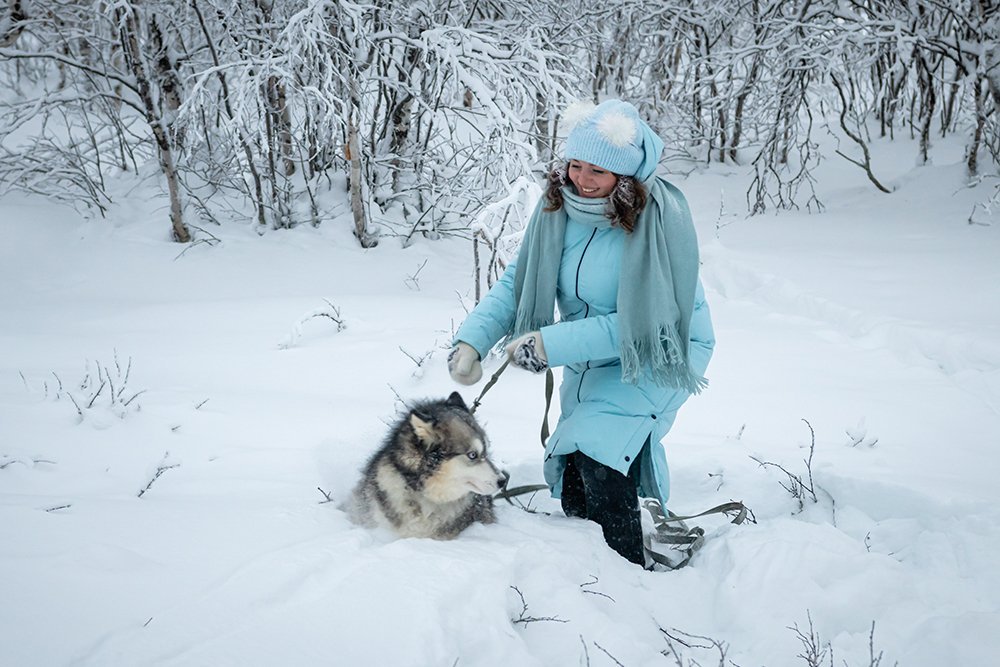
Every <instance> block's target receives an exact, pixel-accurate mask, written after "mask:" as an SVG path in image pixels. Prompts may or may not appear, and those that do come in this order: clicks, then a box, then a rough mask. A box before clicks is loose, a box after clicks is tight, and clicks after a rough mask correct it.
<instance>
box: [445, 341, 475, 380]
mask: <svg viewBox="0 0 1000 667" xmlns="http://www.w3.org/2000/svg"><path fill="white" fill-rule="evenodd" d="M448 372H449V373H450V374H451V379H452V380H454V381H455V382H457V383H459V384H465V385H470V384H476V383H477V382H479V380H480V378H482V377H483V365H482V363H480V361H479V353H478V352H476V348H474V347H472V346H471V345H469V344H468V343H463V342H462V341H459V342H458V343H457V344H456V345H455V347H453V348H451V352H449V353H448Z"/></svg>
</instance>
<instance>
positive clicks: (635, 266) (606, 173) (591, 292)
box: [448, 100, 715, 566]
mask: <svg viewBox="0 0 1000 667" xmlns="http://www.w3.org/2000/svg"><path fill="white" fill-rule="evenodd" d="M563 120H564V121H565V122H564V124H563V127H569V128H570V130H569V136H568V137H567V138H566V147H565V150H564V152H563V158H564V161H563V162H562V163H561V164H560V165H558V166H557V167H556V168H555V169H553V170H552V172H551V173H550V174H549V184H548V189H547V191H546V193H545V200H544V201H543V202H540V203H539V205H538V207H537V208H536V210H535V212H534V214H533V215H532V218H531V221H530V222H529V223H528V228H527V230H526V232H525V236H524V241H523V242H522V245H521V249H520V251H519V253H518V256H517V260H516V261H515V262H512V263H511V264H510V265H509V266H508V268H507V271H506V272H505V273H504V275H503V276H502V277H501V278H500V280H499V281H498V282H497V283H496V284H495V285H494V286H493V289H491V290H490V293H489V294H487V295H486V298H485V299H483V300H482V301H481V302H480V303H479V305H478V306H476V308H475V310H473V311H472V313H470V314H469V317H468V318H466V320H465V322H464V323H463V324H462V327H461V328H460V329H459V331H458V334H457V335H456V336H455V347H454V349H453V351H452V353H451V355H450V356H449V359H448V364H449V370H450V371H451V375H452V378H454V379H455V381H456V382H460V383H462V384H475V383H476V382H478V381H479V380H480V379H481V378H482V365H481V359H482V358H483V356H484V355H485V354H486V353H487V352H488V351H489V349H490V348H491V347H493V345H495V344H496V343H497V341H499V340H501V339H506V340H507V342H508V343H509V344H508V346H507V354H508V356H509V357H510V361H511V364H512V365H514V366H517V367H519V368H522V369H524V370H528V371H531V372H534V373H539V372H541V371H545V370H547V369H549V367H550V366H562V386H561V388H560V393H559V400H560V407H561V410H560V412H561V415H560V418H559V424H558V426H557V427H556V429H555V431H554V432H553V433H552V437H551V438H549V439H548V441H547V443H546V449H545V459H544V472H545V479H546V481H547V482H548V484H549V487H550V488H551V490H552V495H553V497H555V498H559V499H560V500H561V501H562V508H563V512H564V513H565V514H566V516H568V517H580V518H584V519H589V520H591V521H594V522H596V523H598V524H600V526H601V528H602V529H603V531H604V538H605V540H606V541H607V543H608V545H609V546H610V547H611V548H612V549H614V550H615V551H616V552H618V553H619V554H620V555H621V556H623V557H624V558H626V559H628V560H630V561H632V562H633V563H636V564H637V565H643V566H645V565H647V557H646V553H645V551H644V548H643V535H642V525H641V515H640V510H639V502H638V497H640V496H643V497H651V498H657V499H658V500H659V501H660V503H661V506H663V507H666V502H667V495H668V493H669V479H668V472H667V461H666V455H665V452H664V449H663V445H661V444H660V440H661V439H662V438H663V437H664V436H665V435H666V434H667V432H668V431H669V430H670V427H671V425H672V424H673V422H674V417H675V416H676V414H677V410H678V409H680V407H681V405H682V404H683V403H684V401H685V400H686V399H687V398H688V396H689V395H690V394H692V393H697V392H698V391H700V390H701V388H702V387H703V386H704V384H705V380H704V378H703V374H704V372H705V368H706V367H707V365H708V360H709V357H711V355H712V349H713V347H714V345H715V337H714V334H713V333H712V322H711V318H710V317H709V311H708V306H707V305H706V304H705V299H704V294H703V292H702V289H701V285H700V284H699V282H698V245H697V239H696V238H695V233H694V226H693V225H692V223H691V214H690V212H689V211H688V207H687V203H686V202H685V200H684V196H683V195H682V194H681V193H680V191H679V190H678V189H677V188H676V187H674V186H673V185H671V184H670V183H668V182H667V181H665V180H663V179H662V178H659V177H658V176H657V175H656V168H657V166H658V163H659V158H660V153H661V152H662V150H663V141H662V140H661V139H660V138H659V137H658V136H656V134H655V133H654V132H653V131H652V129H651V128H650V127H649V126H648V125H647V124H646V123H645V122H644V121H643V120H642V119H641V118H640V116H639V113H638V111H637V110H636V108H635V107H634V106H632V105H631V104H629V103H627V102H623V101H621V100H608V101H606V102H604V103H602V104H601V105H600V106H594V105H593V104H589V105H574V106H573V107H571V108H570V109H567V110H566V113H565V114H564V115H563ZM556 307H557V308H558V309H559V313H560V318H559V321H558V322H556V321H555V317H554V314H555V313H554V309H555V308H556Z"/></svg>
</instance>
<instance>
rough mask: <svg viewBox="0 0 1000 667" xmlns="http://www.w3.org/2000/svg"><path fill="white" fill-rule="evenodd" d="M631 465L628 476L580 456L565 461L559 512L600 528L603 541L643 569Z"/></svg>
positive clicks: (633, 465) (637, 507)
mask: <svg viewBox="0 0 1000 667" xmlns="http://www.w3.org/2000/svg"><path fill="white" fill-rule="evenodd" d="M637 474H638V467H637V465H636V464H635V463H633V464H632V468H631V469H630V470H629V474H628V475H623V474H621V473H620V472H618V471H617V470H615V469H614V468H610V467H608V466H606V465H604V464H603V463H598V462H597V461H595V460H594V459H592V458H590V457H589V456H586V455H584V454H582V453H581V452H573V453H572V454H570V455H569V456H567V457H566V470H565V471H563V481H562V508H563V512H564V513H565V514H566V516H574V517H580V518H582V519H590V520H591V521H594V522H595V523H597V524H599V525H600V526H601V529H602V530H603V531H604V541H605V542H607V543H608V546H609V547H611V548H612V549H614V550H615V551H617V552H618V553H619V554H620V555H621V556H622V557H623V558H626V559H627V560H630V561H632V562H633V563H636V564H637V565H641V566H645V564H646V556H645V552H644V551H643V548H642V520H641V518H640V516H639V495H638V492H637V491H636V486H637V485H636V475H637Z"/></svg>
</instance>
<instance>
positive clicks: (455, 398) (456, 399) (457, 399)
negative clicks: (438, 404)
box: [445, 391, 469, 411]
mask: <svg viewBox="0 0 1000 667" xmlns="http://www.w3.org/2000/svg"><path fill="white" fill-rule="evenodd" d="M445 404H446V405H452V406H454V407H456V408H462V409H463V410H466V411H468V409H469V406H467V405H466V404H465V401H464V400H462V395H461V394H460V393H458V392H457V391H453V392H451V396H449V397H448V400H447V401H445Z"/></svg>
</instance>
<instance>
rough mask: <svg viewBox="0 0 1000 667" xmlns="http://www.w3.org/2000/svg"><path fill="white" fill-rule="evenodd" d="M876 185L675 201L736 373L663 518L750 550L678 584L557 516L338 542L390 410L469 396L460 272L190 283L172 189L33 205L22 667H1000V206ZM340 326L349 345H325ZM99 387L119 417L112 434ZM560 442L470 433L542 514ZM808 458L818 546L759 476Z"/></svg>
mask: <svg viewBox="0 0 1000 667" xmlns="http://www.w3.org/2000/svg"><path fill="white" fill-rule="evenodd" d="M876 154H877V155H880V156H882V158H881V159H882V162H881V163H877V164H876V168H877V169H879V170H880V176H882V177H883V178H886V179H888V180H890V181H891V182H893V184H894V185H895V186H896V187H897V190H896V192H894V193H893V194H892V195H882V194H880V193H878V192H875V191H874V190H873V189H872V188H870V186H868V185H867V184H866V182H865V180H864V178H863V175H862V174H861V173H860V171H859V170H857V169H855V168H854V167H851V166H850V165H848V164H846V163H841V162H828V163H825V164H824V165H823V168H822V170H821V171H820V180H819V184H818V186H817V187H818V190H819V193H820V195H821V198H822V199H823V201H824V203H825V204H826V209H825V211H824V212H823V213H822V214H819V215H811V214H807V213H805V212H788V213H781V214H779V215H770V214H769V215H764V216H758V217H754V218H749V219H747V218H745V217H744V216H743V214H742V213H741V211H742V210H743V204H742V200H743V196H744V195H743V193H744V191H745V186H746V182H747V180H746V178H745V176H743V175H741V174H740V173H739V172H738V171H737V170H735V169H725V168H719V167H716V168H714V169H713V170H711V171H707V172H695V173H693V174H692V175H691V176H689V177H688V178H687V179H678V181H677V182H678V184H679V185H680V186H681V188H682V189H683V190H684V191H685V193H686V194H687V195H688V197H689V200H690V202H691V206H692V210H693V212H694V215H695V219H696V223H697V225H698V227H699V235H700V241H701V245H702V252H703V267H702V277H703V281H704V283H705V286H706V291H707V295H708V298H709V303H710V305H711V308H712V311H713V316H714V321H715V326H716V333H717V337H718V341H719V342H718V347H717V351H716V356H715V358H714V360H713V362H712V365H711V367H710V368H709V373H708V375H709V378H710V381H711V386H710V388H709V389H708V390H707V391H706V392H705V393H704V394H703V395H702V396H699V397H697V398H694V399H692V400H691V401H689V403H688V404H687V405H686V406H685V407H684V408H683V409H682V410H681V413H680V415H679V417H678V420H677V423H676V425H675V427H674V429H673V431H672V432H671V433H670V435H668V437H667V439H666V441H665V442H666V444H667V447H668V456H669V459H670V464H671V469H672V479H673V484H672V487H673V497H672V499H671V504H672V509H674V511H677V512H681V513H688V512H694V511H699V510H702V509H706V508H708V507H710V506H713V505H715V504H718V503H720V502H724V501H727V500H730V499H740V500H743V501H744V502H745V503H746V504H747V505H748V506H749V507H750V508H751V509H752V510H753V512H754V514H755V516H756V519H757V523H756V524H749V525H743V526H734V525H731V524H728V523H727V522H726V521H725V519H723V518H719V517H710V518H706V519H704V520H701V521H699V522H698V523H699V525H702V526H703V527H704V528H705V529H706V530H707V534H708V540H707V544H706V546H705V548H704V549H703V550H702V551H701V552H700V553H699V554H698V556H697V557H696V558H695V560H694V561H693V563H692V564H691V565H690V566H689V567H687V568H685V569H683V570H680V571H677V572H672V573H649V572H644V571H642V570H640V569H639V568H636V567H635V566H632V565H630V564H629V563H627V562H625V561H624V560H622V559H620V558H619V557H617V556H616V555H615V554H614V553H612V552H611V551H609V550H608V549H607V548H606V547H605V545H604V543H603V540H602V539H601V536H600V531H599V529H598V528H597V527H596V526H594V525H592V524H589V523H586V522H581V521H577V520H568V519H565V518H564V517H562V515H561V513H560V512H559V510H558V503H556V502H553V501H551V500H550V499H548V498H542V497H536V498H535V499H534V500H533V502H532V507H533V508H537V509H540V510H543V511H548V512H551V515H545V514H542V513H527V512H524V511H521V510H520V509H517V508H514V507H510V506H506V505H502V506H500V507H499V510H498V512H499V519H500V520H499V523H498V524H495V525H491V526H480V525H477V526H474V527H473V528H471V529H469V530H468V531H467V532H465V533H463V534H462V535H461V536H460V537H459V538H458V539H456V540H454V541H451V542H436V541H431V540H418V539H403V540H401V539H393V538H392V536H390V535H386V534H382V533H373V532H369V531H366V530H363V529H360V528H357V527H355V526H352V525H350V524H349V523H348V522H347V520H346V518H345V516H344V515H343V513H342V512H341V511H339V510H338V509H337V502H336V501H339V500H340V499H342V498H344V497H345V496H346V494H347V493H348V492H349V490H350V488H351V486H352V485H353V483H354V481H355V479H356V476H357V471H358V468H359V467H360V465H361V464H362V463H363V461H364V460H365V458H366V457H367V455H368V454H370V453H371V451H373V449H374V448H375V446H376V445H377V443H378V442H379V441H380V440H381V438H382V437H383V435H384V432H385V430H386V424H387V422H388V421H390V420H391V419H392V417H393V414H394V412H395V409H396V407H397V394H398V396H399V397H402V398H403V399H412V398H423V397H432V396H442V395H446V394H447V393H448V392H450V391H451V390H452V389H454V388H455V386H454V385H453V384H452V383H451V381H450V379H449V378H448V376H447V372H446V369H445V357H446V351H447V343H448V341H449V340H450V336H451V332H452V331H453V330H454V328H455V327H456V326H457V325H458V323H459V322H460V321H461V318H462V317H463V315H464V307H466V306H467V305H468V303H469V298H470V295H471V293H472V292H471V288H472V282H471V278H470V274H471V266H472V253H471V248H470V245H469V243H468V242H466V241H462V240H458V239H451V240H444V241H428V240H418V242H417V243H415V244H414V245H412V246H411V247H409V248H406V249H403V248H401V247H400V244H399V243H398V240H395V239H392V238H386V239H384V240H383V242H382V243H381V245H380V246H379V247H377V248H375V249H372V250H367V251H365V250H361V249H360V248H358V247H357V244H356V243H355V242H354V241H353V239H352V238H351V236H350V234H349V228H350V224H349V221H348V219H347V218H346V217H339V218H337V219H333V220H328V221H326V222H325V223H324V224H323V225H322V226H321V227H320V228H318V229H311V228H307V227H303V228H299V229H296V230H294V231H291V232H270V233H268V234H266V235H265V236H264V237H263V238H259V237H258V236H257V235H256V234H255V233H254V232H253V231H252V230H250V229H248V228H247V227H243V226H238V225H229V226H227V227H224V228H221V229H213V230H212V232H213V234H216V235H217V236H218V237H219V238H221V239H222V240H223V242H222V243H221V245H218V246H216V247H209V246H207V245H200V246H195V247H192V248H190V249H189V250H188V251H186V252H184V253H183V254H182V255H181V254H180V253H181V251H182V250H183V248H182V247H180V246H178V245H176V244H172V243H170V242H168V241H167V239H166V232H167V228H168V225H167V222H166V219H165V217H166V216H165V213H164V212H163V209H162V203H161V202H160V201H157V200H153V199H150V198H148V197H146V196H145V195H148V194H149V192H150V191H151V190H150V189H149V188H150V187H151V186H147V187H146V189H145V190H140V191H139V192H144V193H145V195H144V196H143V197H139V196H135V197H133V198H132V199H128V200H125V201H123V202H121V203H119V204H118V205H117V206H116V207H115V208H114V209H113V211H112V217H111V219H110V220H107V221H105V220H84V219H83V218H82V217H81V216H80V215H78V214H77V213H75V212H73V211H69V210H67V209H64V208H58V207H55V206H52V205H50V204H47V203H45V202H43V201H39V200H35V199H25V198H20V197H17V196H13V195H8V196H7V197H6V198H4V199H2V200H0V225H2V233H3V239H4V242H3V244H2V246H0V285H2V287H0V313H2V315H0V350H3V354H2V355H0V525H2V526H3V529H4V539H3V540H2V542H0V591H2V599H3V603H2V604H0V664H2V665H11V666H21V665H68V664H82V665H149V664H156V665H229V664H232V665H314V664H315V665H320V664H323V665H331V664H332V665H374V664H380V665H389V664H391V665H448V666H450V665H456V664H457V665H465V666H467V665H501V664H503V665H546V666H547V665H583V664H590V665H610V664H615V662H616V661H617V662H618V663H620V664H623V665H627V666H629V667H632V666H636V665H675V664H678V662H679V661H680V660H683V661H684V662H683V664H684V665H687V664H689V663H688V661H692V660H697V661H698V662H699V663H700V664H703V665H704V664H720V663H719V660H720V650H719V649H717V648H713V647H711V642H709V641H708V640H706V639H692V637H691V636H690V635H698V636H701V637H706V638H711V639H714V640H716V641H717V642H720V643H721V644H722V645H723V646H724V648H723V650H724V651H725V652H726V660H727V662H726V664H730V662H728V661H731V663H732V664H736V665H741V666H742V667H750V666H756V665H769V666H772V667H774V666H780V665H801V664H805V661H804V660H803V659H802V658H801V657H798V656H799V654H801V653H803V652H804V651H805V647H804V646H803V644H802V642H801V641H800V639H799V637H798V636H797V633H796V631H795V628H798V630H799V632H801V633H803V634H805V635H808V634H809V633H810V625H809V624H810V622H811V623H812V628H813V631H814V632H815V633H816V635H818V637H819V641H820V643H821V644H823V645H825V644H826V643H827V642H830V643H832V650H833V652H834V657H835V661H834V662H835V664H837V665H841V664H843V663H844V662H846V663H848V664H849V665H852V666H857V665H869V664H870V662H871V659H870V656H869V651H870V647H869V640H870V635H871V631H872V624H873V622H874V652H875V654H876V655H877V654H878V653H879V652H884V657H883V661H882V663H881V664H882V665H891V664H893V663H894V662H897V661H898V663H899V664H900V665H906V666H908V667H915V666H927V667H931V666H934V667H940V666H941V665H964V666H985V665H990V664H994V660H995V656H997V655H1000V636H998V635H997V633H996V628H997V627H1000V574H998V571H997V568H996V566H995V559H996V556H995V554H996V552H997V551H998V549H1000V510H998V508H997V506H996V505H995V504H994V502H993V501H995V499H996V491H995V488H996V487H995V486H994V484H995V479H996V475H997V472H998V465H997V461H998V459H1000V455H998V454H997V450H996V448H997V445H998V444H1000V437H998V436H1000V371H998V369H1000V307H998V306H1000V263H998V262H997V258H998V257H1000V219H997V218H996V217H994V218H993V219H990V218H989V216H986V215H980V216H979V219H980V220H981V221H982V222H984V223H985V224H975V225H970V224H968V222H967V218H968V215H969V212H970V211H971V209H972V206H973V204H974V203H975V202H977V201H982V200H983V199H985V198H986V197H988V196H989V193H990V190H991V188H992V185H991V184H988V183H987V184H984V185H982V186H980V187H979V188H976V189H968V188H965V187H964V184H963V177H962V170H961V154H960V147H958V146H952V147H949V146H947V145H945V146H942V147H941V148H939V149H938V152H937V153H936V154H935V155H936V160H937V163H938V165H940V166H925V167H919V168H913V167H912V155H913V152H912V147H907V146H905V145H897V146H883V147H881V148H880V150H879V151H878V152H877V153H876ZM154 185H155V184H154ZM720 204H722V206H721V213H720ZM248 225H249V223H248ZM425 260H426V262H427V263H426V265H425V266H424V267H423V268H422V269H419V267H421V265H422V264H423V262H424V261H425ZM418 269H419V272H418ZM414 276H415V277H414ZM324 299H327V300H329V302H330V303H332V304H333V305H335V306H336V307H337V308H339V312H340V315H341V316H342V318H343V320H344V322H345V324H346V328H345V329H344V330H343V331H340V332H338V331H337V330H336V327H335V326H334V325H333V322H332V321H331V320H329V319H326V318H312V319H308V320H305V321H303V318H304V317H305V316H307V315H308V314H310V313H314V312H316V311H317V309H324V308H326V307H327V306H326V303H325V302H324ZM428 353H431V354H430V356H429V357H428V358H427V359H426V360H425V361H424V362H423V364H422V366H421V367H419V368H418V367H417V365H416V364H415V363H414V361H413V360H411V358H410V357H411V356H412V357H415V358H417V359H419V358H420V357H422V356H423V355H426V354H428ZM116 355H117V360H118V365H119V367H120V370H119V368H116V366H115V358H116ZM129 360H131V370H130V371H129V375H128V379H127V381H125V380H124V371H125V368H126V367H127V365H128V362H129ZM98 365H100V366H101V367H102V371H101V372H102V375H103V373H104V369H107V370H108V371H110V373H111V375H112V379H113V380H114V382H115V385H116V387H115V390H116V392H117V394H120V396H121V398H120V399H118V400H117V401H116V403H115V404H114V405H111V404H110V403H109V400H108V397H109V396H110V395H111V390H110V389H104V390H102V393H101V394H100V395H98V397H97V399H96V400H95V401H94V404H93V407H91V408H89V409H88V408H87V407H86V401H87V400H89V397H90V396H92V395H93V392H94V390H95V389H96V387H95V386H93V385H91V388H90V389H88V390H81V389H79V385H80V383H81V382H82V381H83V380H84V379H85V378H86V377H88V373H89V376H90V379H91V380H93V377H94V376H95V375H96V373H97V370H96V369H97V366H98ZM497 365H498V361H497V360H496V359H490V360H489V361H488V363H487V374H489V373H490V372H491V371H492V370H494V369H495V368H496V366H497ZM60 382H61V383H62V389H61V390H60V389H59V384H60ZM481 388H482V383H480V385H478V386H476V387H473V388H461V391H462V393H463V395H464V396H465V397H466V399H467V400H468V401H471V400H472V399H473V398H474V397H475V396H476V395H478V393H479V391H480V390H481ZM142 390H144V393H141V394H139V395H138V396H137V397H136V398H135V399H134V400H133V401H132V403H130V404H129V405H128V406H127V407H124V406H123V405H122V403H124V401H125V400H127V399H128V398H130V397H131V396H132V395H134V394H135V393H136V392H139V391H142ZM68 391H72V392H73V393H74V395H75V396H76V398H77V402H78V403H82V405H81V411H82V412H83V418H82V419H81V418H80V417H79V416H78V413H77V409H76V407H75V406H74V404H73V403H72V402H71V400H69V397H68V396H67V392H68ZM117 394H116V395H117ZM541 412H542V380H541V378H539V377H535V376H530V375H528V374H525V373H518V372H515V371H513V370H512V371H511V372H508V373H506V374H505V375H504V376H503V378H502V380H501V381H500V383H499V384H498V385H497V386H496V388H494V389H493V390H492V391H491V392H490V393H489V394H488V395H487V397H486V398H485V399H484V402H483V406H482V408H481V409H480V411H479V413H478V416H480V418H481V419H482V420H483V422H484V424H485V426H486V429H487V432H488V433H489V434H490V437H491V439H492V443H493V451H494V455H495V457H496V458H497V459H498V460H499V462H500V463H501V464H502V465H504V466H505V467H506V468H507V469H508V470H509V472H510V473H511V475H512V482H513V483H517V484H521V483H533V482H538V481H540V479H541V461H540V456H539V454H540V446H539V443H538V442H537V431H538V425H539V420H540V418H541ZM804 420H805V421H804ZM806 422H808V423H806ZM810 427H811V428H812V430H813V431H814V432H815V451H814V456H813V463H812V473H813V479H814V483H815V485H816V489H817V497H818V500H819V502H817V503H814V502H812V500H811V499H808V500H807V501H806V503H805V508H804V510H802V511H799V506H798V503H797V501H796V500H795V499H793V498H792V497H791V496H790V495H789V494H788V493H787V492H786V491H785V490H784V489H782V487H781V485H780V483H781V482H783V481H786V480H785V477H784V475H782V473H781V472H780V471H779V470H777V469H775V468H774V467H763V468H762V467H761V466H759V465H758V463H756V462H755V461H754V459H753V458H751V457H756V458H758V459H760V460H763V461H767V462H771V463H775V464H780V465H782V466H784V467H785V468H786V469H787V470H789V471H791V472H793V473H795V474H804V473H805V472H806V467H805V463H804V458H805V457H807V456H808V454H809V445H810V442H811V431H810ZM852 440H860V442H858V443H857V444H854V445H852ZM873 442H874V444H872V443H873ZM158 468H162V470H161V475H160V476H159V477H158V478H156V479H155V481H153V483H152V485H151V486H149V489H148V491H147V492H146V493H145V494H144V495H143V497H142V498H138V497H137V494H138V493H139V492H140V491H141V490H143V489H144V488H145V487H146V486H147V485H148V484H149V483H150V481H151V480H153V479H154V477H155V475H156V473H157V469H158ZM319 489H322V490H323V491H325V492H326V493H329V494H330V497H331V498H332V499H333V500H334V502H321V501H323V500H324V495H323V494H322V493H321V491H320V490H319ZM522 596H523V597H522ZM524 604H526V605H527V609H526V610H525V609H524V606H523V605H524ZM528 617H532V618H537V619H542V620H535V621H528V620H527V619H528ZM519 619H520V620H519ZM526 621H527V622H526ZM666 633H669V634H666ZM685 633H687V634H685ZM671 637H673V638H675V639H671ZM679 640H684V642H686V643H687V644H689V646H686V645H685V644H684V643H682V642H681V641H679ZM671 650H675V651H676V652H677V655H679V656H680V658H678V657H676V656H675V654H674V653H671ZM829 660H830V656H829V653H828V654H827V657H826V658H825V662H829Z"/></svg>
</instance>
